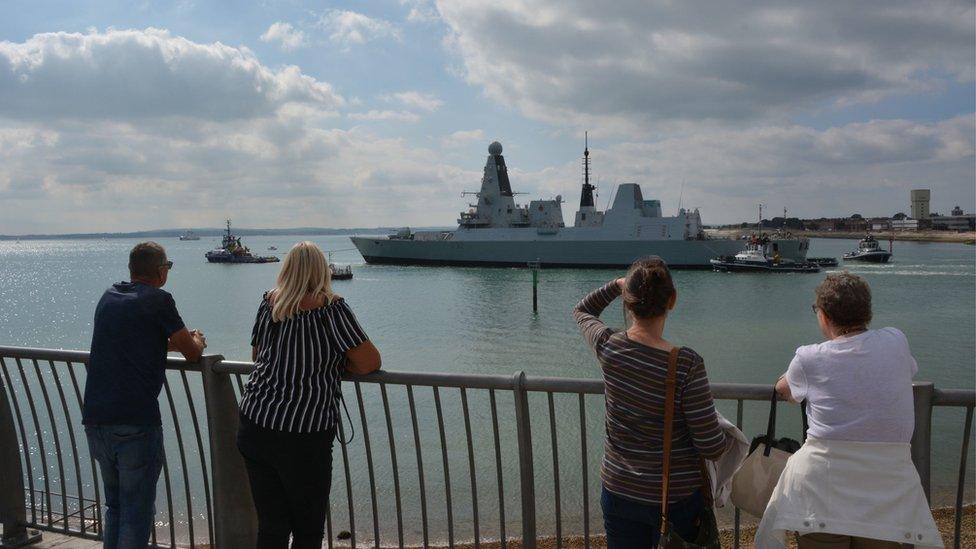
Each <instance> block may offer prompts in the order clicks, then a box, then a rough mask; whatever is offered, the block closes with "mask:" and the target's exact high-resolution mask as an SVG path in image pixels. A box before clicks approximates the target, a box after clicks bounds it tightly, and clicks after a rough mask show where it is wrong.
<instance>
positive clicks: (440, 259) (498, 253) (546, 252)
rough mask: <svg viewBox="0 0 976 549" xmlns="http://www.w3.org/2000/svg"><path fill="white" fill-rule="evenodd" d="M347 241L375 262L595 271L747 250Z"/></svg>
mask: <svg viewBox="0 0 976 549" xmlns="http://www.w3.org/2000/svg"><path fill="white" fill-rule="evenodd" d="M351 240H352V242H353V244H354V245H355V246H356V248H357V249H358V250H359V253H360V254H362V256H363V258H364V259H365V260H366V262H367V263H373V264H390V265H454V266H474V267H525V266H526V265H528V264H529V263H532V262H536V261H538V262H539V264H540V266H542V267H573V268H594V269H600V268H622V267H628V266H630V264H631V263H633V262H634V260H636V259H638V258H640V257H644V256H647V255H656V256H659V257H661V258H662V259H664V260H665V261H666V262H667V263H668V265H669V266H671V267H674V268H684V269H710V268H711V263H710V262H709V261H710V260H711V259H713V258H716V257H720V256H726V255H735V254H736V253H737V252H739V251H741V250H742V249H743V248H744V246H745V244H744V242H742V241H738V240H589V241H585V240H556V239H552V240H544V239H536V240H514V239H513V240H450V239H447V240H410V239H390V238H386V237H351ZM784 251H785V250H784ZM784 255H785V254H784Z"/></svg>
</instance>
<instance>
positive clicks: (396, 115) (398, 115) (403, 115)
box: [347, 109, 420, 122]
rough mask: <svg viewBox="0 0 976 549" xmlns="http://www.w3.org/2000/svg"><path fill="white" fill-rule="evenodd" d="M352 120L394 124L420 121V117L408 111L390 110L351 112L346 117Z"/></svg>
mask: <svg viewBox="0 0 976 549" xmlns="http://www.w3.org/2000/svg"><path fill="white" fill-rule="evenodd" d="M347 116H348V117H349V118H351V119H352V120H367V121H377V120H390V121H396V122H416V121H418V120H420V116H419V115H418V114H416V113H412V112H409V111H391V110H382V111H381V110H375V109H374V110H370V111H367V112H353V113H349V114H348V115H347Z"/></svg>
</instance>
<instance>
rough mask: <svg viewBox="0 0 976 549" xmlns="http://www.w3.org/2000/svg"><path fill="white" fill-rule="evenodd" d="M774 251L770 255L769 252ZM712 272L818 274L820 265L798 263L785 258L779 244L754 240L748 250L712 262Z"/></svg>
mask: <svg viewBox="0 0 976 549" xmlns="http://www.w3.org/2000/svg"><path fill="white" fill-rule="evenodd" d="M768 250H772V254H771V255H770V254H769V253H768V252H767V251H768ZM710 263H711V264H712V270H713V271H716V272H730V273H818V272H820V265H818V264H816V263H812V262H809V261H802V262H797V261H793V260H792V259H789V258H784V257H783V256H782V255H781V254H780V252H779V243H778V242H775V241H770V240H766V239H755V238H754V239H752V240H750V241H749V243H748V244H747V245H746V249H745V250H743V251H741V252H739V253H737V254H735V255H733V256H726V257H718V258H715V259H712V260H711V261H710Z"/></svg>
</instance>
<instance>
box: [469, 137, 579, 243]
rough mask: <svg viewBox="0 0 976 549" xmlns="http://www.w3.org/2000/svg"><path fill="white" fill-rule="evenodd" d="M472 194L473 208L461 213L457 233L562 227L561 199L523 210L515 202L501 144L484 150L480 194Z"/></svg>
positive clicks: (526, 207)
mask: <svg viewBox="0 0 976 549" xmlns="http://www.w3.org/2000/svg"><path fill="white" fill-rule="evenodd" d="M465 194H474V195H475V196H476V197H477V198H478V202H477V203H476V204H470V208H471V209H469V210H468V211H467V212H461V217H460V218H459V219H458V228H459V229H482V228H496V229H497V228H519V227H540V228H558V227H564V226H565V224H564V223H563V211H562V207H561V206H560V204H561V203H562V197H561V196H557V197H556V198H555V199H551V200H532V201H530V202H529V204H528V205H527V206H522V205H519V204H517V203H516V202H515V195H516V194H518V193H514V192H512V184H511V181H510V180H509V178H508V167H507V166H506V165H505V157H504V156H502V144H501V143H499V142H498V141H495V142H493V143H492V144H491V145H489V146H488V160H487V161H486V162H485V170H484V175H482V177H481V190H480V191H478V192H477V193H465Z"/></svg>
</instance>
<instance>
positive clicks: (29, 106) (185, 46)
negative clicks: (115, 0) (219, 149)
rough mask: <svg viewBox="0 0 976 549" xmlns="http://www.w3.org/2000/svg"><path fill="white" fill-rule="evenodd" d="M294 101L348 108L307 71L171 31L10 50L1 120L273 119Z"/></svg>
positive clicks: (2, 71) (54, 37) (3, 71)
mask: <svg viewBox="0 0 976 549" xmlns="http://www.w3.org/2000/svg"><path fill="white" fill-rule="evenodd" d="M288 103H303V104H307V105H310V106H313V107H315V108H318V109H322V110H334V109H336V108H338V107H340V106H341V105H342V104H343V103H344V100H343V98H342V96H341V95H339V94H338V93H337V92H336V91H335V90H334V89H333V87H332V86H331V85H330V84H329V83H327V82H322V81H319V80H316V79H315V78H313V77H310V76H308V75H305V74H302V72H301V70H300V69H299V68H298V67H295V66H285V67H282V68H279V69H271V68H269V67H267V66H265V65H263V64H261V62H260V61H258V59H257V58H256V57H255V56H254V54H253V52H251V51H250V50H249V49H247V48H244V47H232V46H227V45H224V44H221V43H220V42H214V43H212V44H201V43H197V42H191V41H190V40H187V39H186V38H183V37H179V36H173V35H171V34H170V33H169V32H168V31H166V30H162V29H154V28H149V29H145V30H114V29H109V30H107V31H105V32H98V31H94V30H93V31H90V32H88V33H87V34H81V33H66V32H56V33H44V34H36V35H34V36H32V37H31V38H28V39H27V40H26V41H24V42H19V43H17V42H0V117H7V118H13V119H26V120H30V119H56V118H105V119H116V120H132V119H141V118H153V117H166V116H186V117H193V118H200V119H207V120H232V119H242V118H253V117H258V116H268V115H272V114H273V113H274V112H275V111H276V110H277V109H278V108H280V107H281V106H282V105H285V104H288Z"/></svg>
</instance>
